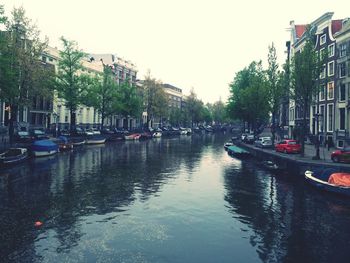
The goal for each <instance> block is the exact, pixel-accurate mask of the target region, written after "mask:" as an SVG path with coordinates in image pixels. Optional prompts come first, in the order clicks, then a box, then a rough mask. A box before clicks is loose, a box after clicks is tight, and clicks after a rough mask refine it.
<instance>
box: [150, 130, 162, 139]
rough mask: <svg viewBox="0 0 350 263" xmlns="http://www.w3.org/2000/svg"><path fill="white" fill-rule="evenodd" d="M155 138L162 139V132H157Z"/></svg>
mask: <svg viewBox="0 0 350 263" xmlns="http://www.w3.org/2000/svg"><path fill="white" fill-rule="evenodd" d="M152 136H153V138H160V137H162V132H161V131H156V132H154V133H153V134H152Z"/></svg>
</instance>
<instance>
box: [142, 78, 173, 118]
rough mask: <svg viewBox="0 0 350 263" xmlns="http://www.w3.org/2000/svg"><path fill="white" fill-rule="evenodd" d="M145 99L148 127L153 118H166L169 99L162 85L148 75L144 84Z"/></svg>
mask: <svg viewBox="0 0 350 263" xmlns="http://www.w3.org/2000/svg"><path fill="white" fill-rule="evenodd" d="M143 99H144V103H145V107H146V112H147V125H149V122H150V121H151V119H152V118H155V117H160V118H161V117H164V116H167V114H168V98H167V95H166V94H165V91H164V89H163V87H162V83H161V82H159V81H157V80H155V79H154V78H152V77H151V76H150V74H148V75H147V76H146V77H145V81H144V82H143Z"/></svg>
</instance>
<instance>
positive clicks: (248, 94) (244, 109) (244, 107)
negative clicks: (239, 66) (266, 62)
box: [227, 61, 269, 132]
mask: <svg viewBox="0 0 350 263" xmlns="http://www.w3.org/2000/svg"><path fill="white" fill-rule="evenodd" d="M230 88H231V89H230V93H231V96H230V98H229V102H228V105H227V111H228V113H229V114H230V115H231V118H232V119H238V120H241V121H243V122H244V123H245V122H247V123H248V126H249V127H250V128H252V129H253V131H254V132H257V129H258V128H259V126H260V125H261V124H263V123H264V122H266V120H267V119H268V117H269V115H268V113H269V104H268V92H267V91H268V90H267V84H266V76H265V73H264V71H263V69H262V65H261V61H259V62H255V61H254V62H252V63H250V65H249V66H248V67H247V68H244V69H243V70H241V71H239V72H238V73H237V74H236V76H235V78H234V80H233V82H232V83H231V84H230Z"/></svg>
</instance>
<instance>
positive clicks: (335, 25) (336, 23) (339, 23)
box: [332, 20, 343, 35]
mask: <svg viewBox="0 0 350 263" xmlns="http://www.w3.org/2000/svg"><path fill="white" fill-rule="evenodd" d="M342 27H343V20H332V34H333V35H334V34H335V33H337V32H338V31H340V29H342Z"/></svg>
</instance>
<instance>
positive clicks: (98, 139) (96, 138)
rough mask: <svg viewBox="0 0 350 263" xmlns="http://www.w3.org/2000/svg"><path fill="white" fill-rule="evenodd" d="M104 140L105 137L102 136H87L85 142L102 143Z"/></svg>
mask: <svg viewBox="0 0 350 263" xmlns="http://www.w3.org/2000/svg"><path fill="white" fill-rule="evenodd" d="M105 142H106V138H105V137H104V136H93V135H92V136H88V137H87V138H86V144H103V143H105Z"/></svg>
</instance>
